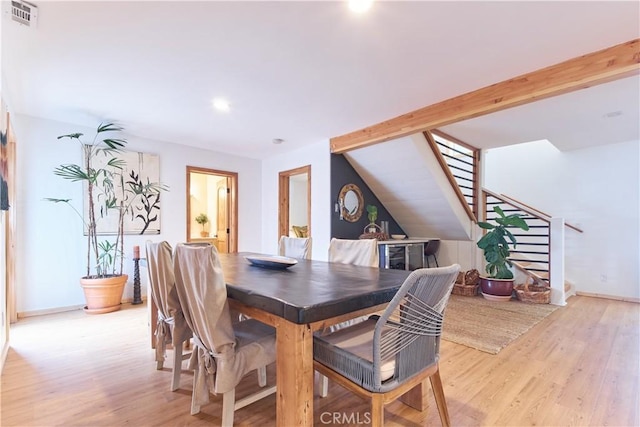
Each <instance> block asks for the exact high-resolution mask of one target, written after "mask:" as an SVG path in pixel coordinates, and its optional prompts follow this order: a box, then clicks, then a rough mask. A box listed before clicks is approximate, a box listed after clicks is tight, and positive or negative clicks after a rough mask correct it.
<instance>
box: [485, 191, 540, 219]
mask: <svg viewBox="0 0 640 427" xmlns="http://www.w3.org/2000/svg"><path fill="white" fill-rule="evenodd" d="M482 192H483V193H485V194H488V195H489V196H492V197H495V198H496V199H498V200H501V201H502V202H504V203H508V204H510V205H511V206H514V207H516V208H518V209H520V210H521V211H523V212H526V213H528V214H529V215H531V216H534V217H536V218H538V219H539V220H541V221H545V222H550V221H549V220H550V219H551V217H550V216H549V217H547V218H545V217H543V216H542V215H540V213H538V212H537V211H536V210H534V209H531V208H529V207H527V206H524V205H521V204H520V203H518V202H516V201H509V200H505V199H506V198H505V197H503V196H502V195H500V194H498V193H494V192H493V191H489V190H487V189H486V188H483V189H482ZM485 210H486V209H485Z"/></svg>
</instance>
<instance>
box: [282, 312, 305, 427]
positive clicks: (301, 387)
mask: <svg viewBox="0 0 640 427" xmlns="http://www.w3.org/2000/svg"><path fill="white" fill-rule="evenodd" d="M276 345H277V353H278V354H277V359H276V380H277V387H278V391H277V395H278V398H277V409H276V421H277V425H278V426H283V427H284V426H309V427H311V426H312V425H313V334H312V333H311V328H310V326H309V325H298V324H295V323H292V322H289V321H286V320H284V319H281V320H280V321H279V322H278V324H277V326H276Z"/></svg>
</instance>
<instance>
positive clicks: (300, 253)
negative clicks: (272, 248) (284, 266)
mask: <svg viewBox="0 0 640 427" xmlns="http://www.w3.org/2000/svg"><path fill="white" fill-rule="evenodd" d="M278 255H281V256H287V257H291V258H298V259H311V237H288V236H281V237H280V242H279V244H278Z"/></svg>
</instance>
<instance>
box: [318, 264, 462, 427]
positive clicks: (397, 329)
mask: <svg viewBox="0 0 640 427" xmlns="http://www.w3.org/2000/svg"><path fill="white" fill-rule="evenodd" d="M459 270H460V266H459V265H458V264H454V265H451V266H449V267H440V268H431V269H426V268H423V269H418V270H415V271H413V272H412V273H411V274H410V275H409V277H407V279H406V280H405V281H404V283H403V284H402V286H401V287H400V289H399V290H398V292H397V293H396V295H395V296H394V297H393V299H392V300H391V302H390V303H389V305H388V306H387V308H386V309H385V310H384V311H383V312H382V314H381V315H380V316H371V317H370V318H369V319H368V320H366V321H365V322H361V323H358V324H355V325H353V326H350V327H348V328H345V329H340V330H338V331H336V332H334V333H332V334H329V335H324V336H322V335H316V336H314V338H313V340H314V341H313V355H314V369H316V370H317V371H319V372H320V373H321V374H323V375H325V376H327V377H329V378H331V379H332V380H334V381H336V382H338V383H339V384H340V385H342V386H344V387H345V388H347V389H349V390H351V391H353V392H355V393H356V394H358V395H360V396H362V397H365V398H369V399H371V425H372V426H382V425H383V424H384V405H385V404H386V403H389V402H391V401H393V400H395V399H396V398H397V397H399V396H401V395H402V394H404V393H406V392H407V391H409V390H411V389H412V388H413V387H415V386H416V385H418V384H420V383H421V382H423V381H424V380H426V379H427V378H429V379H430V381H431V388H432V389H433V394H434V396H435V400H436V405H437V407H438V412H439V414H440V420H441V422H442V424H443V425H445V426H449V425H450V421H449V412H448V410H447V404H446V401H445V397H444V391H443V389H442V382H441V380H440V372H439V367H438V362H439V358H440V336H441V334H442V324H443V319H444V311H445V308H446V306H447V302H448V300H449V295H450V294H451V290H452V288H453V284H454V281H455V279H456V277H457V275H458V271H459Z"/></svg>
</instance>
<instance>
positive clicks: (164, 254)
mask: <svg viewBox="0 0 640 427" xmlns="http://www.w3.org/2000/svg"><path fill="white" fill-rule="evenodd" d="M146 250H147V268H148V270H149V282H150V285H151V296H152V298H153V301H154V302H155V304H156V306H157V307H158V323H157V324H156V332H155V338H156V343H155V347H156V369H158V370H161V369H162V368H163V367H164V360H165V358H166V353H167V351H166V349H167V344H169V343H171V344H172V346H173V366H172V368H171V370H172V377H171V391H176V390H177V389H178V387H180V374H181V373H182V361H183V360H185V359H187V358H189V356H190V353H187V354H183V348H184V344H185V343H186V342H189V340H190V339H191V335H192V333H191V329H189V326H188V325H187V322H186V320H185V319H184V314H183V313H182V307H181V306H180V301H179V299H178V293H177V292H176V289H175V280H174V275H173V259H172V256H171V245H170V244H169V243H167V242H160V243H153V242H150V241H148V242H147V243H146Z"/></svg>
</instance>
